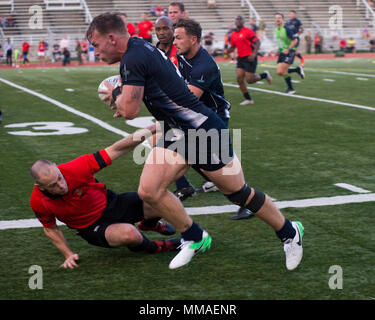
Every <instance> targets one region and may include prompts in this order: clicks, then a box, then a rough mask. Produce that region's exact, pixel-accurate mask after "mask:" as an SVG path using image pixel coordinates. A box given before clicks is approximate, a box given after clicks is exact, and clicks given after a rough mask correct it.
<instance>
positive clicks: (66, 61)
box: [62, 47, 70, 66]
mask: <svg viewBox="0 0 375 320" xmlns="http://www.w3.org/2000/svg"><path fill="white" fill-rule="evenodd" d="M62 54H63V56H64V59H63V61H62V65H63V66H66V65H67V64H70V51H69V49H68V48H67V47H65V48H64V49H63V51H62Z"/></svg>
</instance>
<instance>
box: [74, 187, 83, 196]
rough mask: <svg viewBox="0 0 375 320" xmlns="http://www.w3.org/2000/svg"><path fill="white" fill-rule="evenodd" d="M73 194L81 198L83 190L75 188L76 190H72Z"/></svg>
mask: <svg viewBox="0 0 375 320" xmlns="http://www.w3.org/2000/svg"><path fill="white" fill-rule="evenodd" d="M73 194H74V195H75V196H78V197H82V195H83V190H82V189H81V188H77V189H75V190H74V192H73Z"/></svg>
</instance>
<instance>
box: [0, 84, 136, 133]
mask: <svg viewBox="0 0 375 320" xmlns="http://www.w3.org/2000/svg"><path fill="white" fill-rule="evenodd" d="M0 82H3V83H5V84H7V85H9V86H11V87H13V88H16V89H19V90H22V91H24V92H26V93H29V94H31V95H33V96H36V97H38V98H40V99H42V100H44V101H47V102H50V103H52V104H54V105H55V106H57V107H59V108H61V109H64V110H66V111H68V112H71V113H73V114H75V115H77V116H80V117H82V118H85V119H86V120H89V121H91V122H94V123H96V124H97V125H99V126H101V127H102V128H104V129H106V130H108V131H111V132H114V133H117V134H118V135H120V136H123V137H127V136H128V135H129V133H127V132H125V131H122V130H120V129H117V128H115V127H113V126H111V125H110V124H108V123H106V122H104V121H102V120H100V119H97V118H95V117H93V116H90V115H89V114H87V113H84V112H81V111H78V110H76V109H74V108H72V107H69V106H67V105H66V104H63V103H61V102H59V101H57V100H55V99H52V98H49V97H47V96H45V95H44V94H41V93H38V92H36V91H34V90H30V89H27V88H25V87H22V86H20V85H18V84H15V83H13V82H11V81H8V80H5V79H3V78H0Z"/></svg>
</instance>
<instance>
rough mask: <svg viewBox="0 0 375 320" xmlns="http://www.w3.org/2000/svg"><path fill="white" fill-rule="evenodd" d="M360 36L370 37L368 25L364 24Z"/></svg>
mask: <svg viewBox="0 0 375 320" xmlns="http://www.w3.org/2000/svg"><path fill="white" fill-rule="evenodd" d="M362 37H363V39H370V31H369V29H368V26H365V27H364V28H363V30H362Z"/></svg>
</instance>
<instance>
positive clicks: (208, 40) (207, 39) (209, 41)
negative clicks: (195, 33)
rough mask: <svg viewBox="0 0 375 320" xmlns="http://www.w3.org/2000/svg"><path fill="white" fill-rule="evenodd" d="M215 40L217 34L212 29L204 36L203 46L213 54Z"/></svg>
mask: <svg viewBox="0 0 375 320" xmlns="http://www.w3.org/2000/svg"><path fill="white" fill-rule="evenodd" d="M214 40H215V35H214V33H213V31H212V30H210V31H209V32H208V33H206V34H205V36H204V37H203V47H204V48H205V49H206V50H207V52H208V53H209V54H211V55H212V53H213V52H214Z"/></svg>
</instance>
